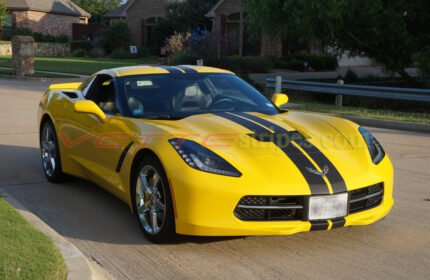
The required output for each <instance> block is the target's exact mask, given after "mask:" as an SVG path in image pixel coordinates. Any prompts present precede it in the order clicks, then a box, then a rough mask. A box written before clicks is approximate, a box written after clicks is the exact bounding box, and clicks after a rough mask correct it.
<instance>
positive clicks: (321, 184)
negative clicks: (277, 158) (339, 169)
mask: <svg viewBox="0 0 430 280" xmlns="http://www.w3.org/2000/svg"><path fill="white" fill-rule="evenodd" d="M215 115H217V116H219V117H222V118H225V119H228V120H230V121H232V122H235V123H237V124H240V125H242V126H243V127H245V128H247V129H249V130H250V131H252V132H254V134H253V135H249V136H250V137H252V138H254V139H256V140H258V141H264V142H269V141H270V142H273V143H274V144H275V145H277V146H278V147H279V148H280V149H281V150H282V151H283V152H284V153H285V155H286V156H287V157H289V158H290V160H291V161H292V162H293V163H294V164H295V166H296V167H297V168H298V169H299V171H300V172H301V173H302V175H303V177H304V178H305V180H306V182H307V183H308V185H309V188H310V190H311V193H312V194H319V195H321V194H329V189H328V186H327V183H326V182H325V181H324V178H323V177H321V176H319V175H316V174H313V173H310V172H309V171H308V170H307V169H306V167H312V166H314V165H313V164H312V162H311V161H310V160H309V159H308V158H307V157H306V155H304V154H303V153H302V152H301V151H300V150H299V149H298V148H297V147H295V146H294V145H292V144H290V143H282V141H277V137H269V136H273V135H274V133H273V132H272V131H270V130H268V129H267V128H265V127H262V126H260V125H258V124H256V123H254V122H252V121H250V120H247V119H244V118H242V117H239V116H237V115H234V114H228V113H217V114H215Z"/></svg>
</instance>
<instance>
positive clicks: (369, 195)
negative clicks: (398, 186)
mask: <svg viewBox="0 0 430 280" xmlns="http://www.w3.org/2000/svg"><path fill="white" fill-rule="evenodd" d="M383 198H384V184H383V183H379V184H375V185H372V186H369V187H367V188H362V189H358V190H353V191H351V192H350V198H349V199H350V200H349V213H350V214H354V213H357V212H360V211H364V210H368V209H371V208H374V207H377V206H379V205H381V203H382V200H383Z"/></svg>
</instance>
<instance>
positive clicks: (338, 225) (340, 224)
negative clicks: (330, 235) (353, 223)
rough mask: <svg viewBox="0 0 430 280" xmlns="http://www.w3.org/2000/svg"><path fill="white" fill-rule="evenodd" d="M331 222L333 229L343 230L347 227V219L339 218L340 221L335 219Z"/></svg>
mask: <svg viewBox="0 0 430 280" xmlns="http://www.w3.org/2000/svg"><path fill="white" fill-rule="evenodd" d="M331 222H332V223H333V225H332V226H331V228H332V229H333V228H341V227H344V226H345V223H346V221H345V218H339V219H334V220H331Z"/></svg>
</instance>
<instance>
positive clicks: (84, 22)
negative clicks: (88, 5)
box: [79, 17, 88, 24]
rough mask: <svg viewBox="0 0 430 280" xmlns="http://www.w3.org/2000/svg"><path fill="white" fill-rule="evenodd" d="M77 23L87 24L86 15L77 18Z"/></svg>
mask: <svg viewBox="0 0 430 280" xmlns="http://www.w3.org/2000/svg"><path fill="white" fill-rule="evenodd" d="M79 23H80V24H87V23H88V21H87V18H86V17H81V18H79Z"/></svg>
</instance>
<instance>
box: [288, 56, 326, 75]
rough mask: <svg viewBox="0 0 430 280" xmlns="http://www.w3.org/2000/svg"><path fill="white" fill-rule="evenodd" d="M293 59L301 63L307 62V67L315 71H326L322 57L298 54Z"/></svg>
mask: <svg viewBox="0 0 430 280" xmlns="http://www.w3.org/2000/svg"><path fill="white" fill-rule="evenodd" d="M294 58H295V59H297V60H301V61H303V63H304V62H307V63H308V65H309V67H311V68H313V69H314V70H315V71H323V70H326V69H327V67H326V64H325V59H324V57H323V56H317V55H311V54H299V55H296V56H294ZM302 65H303V64H302Z"/></svg>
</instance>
